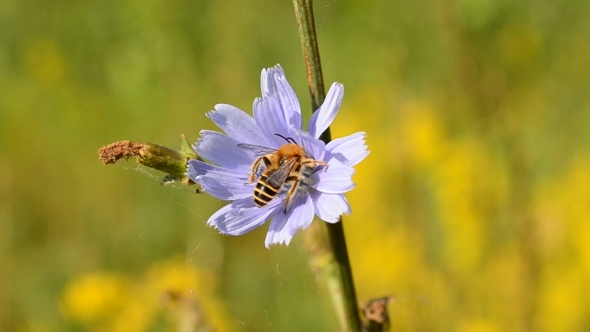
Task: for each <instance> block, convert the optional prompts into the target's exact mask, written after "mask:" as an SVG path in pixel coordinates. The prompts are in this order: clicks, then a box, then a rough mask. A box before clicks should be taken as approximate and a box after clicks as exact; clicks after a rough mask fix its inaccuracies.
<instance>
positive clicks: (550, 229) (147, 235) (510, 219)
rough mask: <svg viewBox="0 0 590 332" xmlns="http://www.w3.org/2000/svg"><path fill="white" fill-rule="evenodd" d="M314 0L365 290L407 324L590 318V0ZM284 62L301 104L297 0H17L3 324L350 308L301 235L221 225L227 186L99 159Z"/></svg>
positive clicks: (428, 327) (9, 31) (0, 106)
mask: <svg viewBox="0 0 590 332" xmlns="http://www.w3.org/2000/svg"><path fill="white" fill-rule="evenodd" d="M315 8H316V25H317V28H318V34H319V41H320V49H321V55H322V60H323V68H324V74H325V80H326V84H327V85H328V84H330V83H331V82H333V81H339V82H342V83H343V84H344V85H345V88H346V94H345V99H344V104H343V107H342V109H341V111H340V114H339V116H338V117H337V118H336V121H335V122H334V124H333V127H332V130H333V136H334V137H339V136H343V135H348V134H351V133H353V132H357V131H366V132H367V135H368V144H369V147H370V150H371V154H370V155H369V157H368V158H367V159H366V160H365V161H364V162H363V163H362V164H360V165H359V166H358V168H357V174H356V175H355V182H356V183H357V188H356V189H355V190H354V191H352V192H351V193H350V194H349V195H348V198H349V200H350V202H351V204H352V209H353V214H352V215H351V216H350V217H346V218H345V219H344V227H345V231H346V233H347V237H348V241H349V249H350V254H351V256H352V264H353V269H354V277H355V278H356V282H357V289H358V295H359V300H361V301H366V300H368V299H371V298H374V297H379V296H382V295H386V294H389V295H393V296H395V301H394V302H393V303H392V304H391V306H390V314H391V317H392V331H460V332H463V331H465V332H467V331H470V332H471V331H473V332H495V331H498V332H500V331H570V332H571V331H574V332H575V331H588V330H590V309H589V308H590V292H588V286H589V285H590V224H589V222H590V150H589V144H590V97H589V93H590V60H589V59H590V19H589V17H590V2H589V1H585V0H573V1H565V0H561V1H536V0H524V1H507V0H495V1H494V0H456V1H440V0H418V1H411V0H400V1H373V2H370V3H369V2H367V3H366V4H363V2H361V1H352V0H348V1H344V0H341V1H333V0H331V1H329V0H318V1H316V3H315ZM276 63H280V64H281V65H282V66H283V67H284V68H285V71H286V73H287V76H288V78H289V80H290V82H291V84H292V85H293V86H294V88H295V90H296V92H297V93H298V95H299V97H300V99H301V100H302V102H301V103H302V105H303V106H304V113H305V118H308V117H309V114H310V109H309V98H308V95H307V87H306V81H305V69H304V65H303V61H302V55H301V50H300V44H299V39H298V36H297V32H296V24H295V20H294V15H293V9H292V4H291V2H290V1H269V0H266V1H239V0H234V1H188V0H187V1H183V0H172V1H163V0H148V1H144V0H141V1H140V0H130V1H114V0H105V1H88V0H83V1H65V0H58V1H44V0H42V1H32V0H4V1H3V4H2V6H0V331H18V332H20V331H34V332H36V331H168V330H171V331H172V330H176V329H177V327H178V325H179V324H180V325H182V324H183V323H186V324H188V323H190V321H191V320H192V319H194V318H195V315H201V316H202V317H205V318H206V320H207V321H208V322H209V324H210V325H212V326H213V327H214V328H215V329H216V330H219V331H336V330H337V326H336V322H335V319H334V318H333V317H334V316H333V314H332V312H331V307H330V305H329V302H328V300H327V297H326V294H325V291H324V290H322V289H321V288H318V286H317V283H316V280H315V277H314V276H313V275H312V273H311V272H310V270H309V261H308V258H307V256H306V251H305V249H304V247H303V245H302V243H303V241H302V238H303V237H302V235H301V234H298V235H297V236H296V237H295V239H294V242H293V243H292V245H291V246H290V247H284V246H279V247H273V248H271V249H270V250H267V249H266V248H265V247H264V236H265V232H266V226H264V227H261V228H260V229H259V230H257V231H255V232H252V233H250V234H248V235H246V236H243V237H240V238H232V237H224V236H221V235H218V234H217V232H216V231H215V230H214V229H211V228H208V227H206V226H205V222H206V220H207V218H208V216H210V215H211V213H213V212H214V211H215V210H216V209H218V208H219V207H221V206H222V205H223V202H220V201H217V200H215V199H212V198H210V197H207V196H205V195H196V194H194V193H193V192H192V191H191V190H189V189H185V188H181V187H163V186H160V185H159V180H160V179H161V177H162V174H158V173H157V172H153V171H150V170H147V169H145V168H141V167H138V166H137V165H136V164H135V163H134V162H133V161H128V162H122V163H120V164H119V165H117V166H104V165H102V164H101V163H100V162H99V161H98V158H97V149H98V148H99V147H100V146H102V145H104V144H107V143H111V142H113V141H116V140H120V139H131V140H139V141H147V142H154V143H160V144H163V145H166V146H169V147H173V148H177V147H178V146H179V141H178V135H179V134H180V133H184V134H186V135H187V137H188V138H189V140H190V141H191V142H192V141H195V140H196V139H197V138H198V132H199V130H201V129H214V126H213V125H212V123H211V122H210V121H209V120H208V119H207V118H206V117H205V113H206V112H207V111H208V110H210V109H212V108H213V106H214V105H215V104H216V103H229V104H232V105H236V106H238V107H240V108H242V109H244V110H246V111H248V112H250V111H251V105H252V101H253V99H254V98H255V97H256V96H258V95H259V94H260V86H259V75H260V70H261V69H262V68H265V67H270V66H273V65H274V64H276ZM196 306H198V308H197V307H196ZM189 325H190V324H189Z"/></svg>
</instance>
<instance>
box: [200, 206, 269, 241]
mask: <svg viewBox="0 0 590 332" xmlns="http://www.w3.org/2000/svg"><path fill="white" fill-rule="evenodd" d="M275 208H276V204H275V205H269V206H266V207H264V208H259V207H257V206H256V205H254V201H253V200H252V198H244V199H240V200H236V201H233V202H231V203H229V204H227V205H226V206H224V207H222V208H221V209H219V210H218V211H217V212H215V213H214V214H213V215H212V216H211V217H210V218H209V220H208V221H207V225H209V226H213V227H215V228H216V229H217V230H219V232H220V233H222V234H227V235H233V236H238V235H243V234H246V233H248V232H250V231H251V230H253V229H255V228H258V227H260V226H261V225H262V224H264V222H265V221H266V220H267V219H268V218H269V217H270V216H271V215H272V214H273V213H274V212H275V210H276V209H275Z"/></svg>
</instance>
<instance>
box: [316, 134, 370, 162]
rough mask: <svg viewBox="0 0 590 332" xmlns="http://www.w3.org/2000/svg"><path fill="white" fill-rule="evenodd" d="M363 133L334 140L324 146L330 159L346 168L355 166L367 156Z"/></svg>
mask: <svg viewBox="0 0 590 332" xmlns="http://www.w3.org/2000/svg"><path fill="white" fill-rule="evenodd" d="M365 137H366V134H365V133H364V132H358V133H354V134H352V135H349V136H346V137H342V138H338V139H335V140H333V141H331V142H330V143H328V144H327V145H326V150H328V151H329V154H330V156H331V158H335V159H337V160H338V161H340V162H341V163H343V164H344V165H346V166H350V167H353V166H356V165H357V164H358V163H360V162H361V161H363V159H365V158H366V157H367V155H368V154H369V151H367V146H366V145H365Z"/></svg>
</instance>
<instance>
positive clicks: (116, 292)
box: [61, 271, 131, 323]
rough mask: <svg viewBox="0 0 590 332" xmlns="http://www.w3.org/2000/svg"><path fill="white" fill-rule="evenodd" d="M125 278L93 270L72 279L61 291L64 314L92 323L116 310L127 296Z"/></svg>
mask: <svg viewBox="0 0 590 332" xmlns="http://www.w3.org/2000/svg"><path fill="white" fill-rule="evenodd" d="M130 286H131V283H130V282H129V280H127V278H125V277H123V276H120V275H117V274H113V273H108V272H102V271H99V272H95V273H90V274H86V275H82V276H80V277H78V278H76V279H74V280H73V281H72V282H71V283H70V284H69V285H67V287H66V288H65V290H64V291H63V294H62V299H61V309H62V311H63V313H64V314H65V315H66V316H67V317H69V318H71V319H73V320H77V321H80V322H82V323H91V322H94V321H97V320H100V319H103V318H105V317H107V316H109V315H111V314H113V313H115V312H117V311H118V310H119V309H120V308H121V306H122V304H123V303H124V302H125V300H126V298H127V297H128V293H129V287H130Z"/></svg>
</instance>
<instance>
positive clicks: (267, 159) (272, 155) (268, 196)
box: [238, 134, 328, 213]
mask: <svg viewBox="0 0 590 332" xmlns="http://www.w3.org/2000/svg"><path fill="white" fill-rule="evenodd" d="M275 135H277V136H279V137H281V138H283V139H284V140H285V141H287V143H286V144H283V145H282V146H281V147H279V148H278V149H271V148H267V147H263V146H258V145H251V144H238V146H239V147H241V148H244V149H248V150H251V151H253V152H254V153H255V154H256V155H260V157H258V158H257V159H256V160H255V161H254V163H252V170H251V174H250V178H249V179H248V181H249V182H248V183H254V181H255V180H256V177H257V176H258V174H259V169H260V167H261V165H262V164H264V167H265V168H264V170H263V171H262V173H260V177H259V178H258V182H257V183H256V186H255V188H254V204H256V206H258V207H264V206H266V205H267V204H268V203H270V201H272V199H273V198H275V197H276V196H277V194H278V193H279V191H280V190H281V188H283V186H285V185H289V184H290V188H289V190H288V191H287V195H286V198H285V213H286V212H287V209H288V207H289V206H290V204H291V202H292V200H293V198H294V197H295V195H296V194H297V189H298V188H299V185H300V184H301V181H303V180H305V179H306V178H307V177H309V176H310V175H311V173H312V172H313V169H314V168H315V166H318V165H321V166H324V167H325V169H324V171H326V170H327V169H328V164H326V163H325V162H323V161H320V160H315V159H313V158H310V157H309V156H308V155H307V153H306V152H305V150H304V149H303V148H302V147H301V146H299V145H298V144H297V142H295V140H294V139H293V138H291V137H284V136H282V135H280V134H275Z"/></svg>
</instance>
